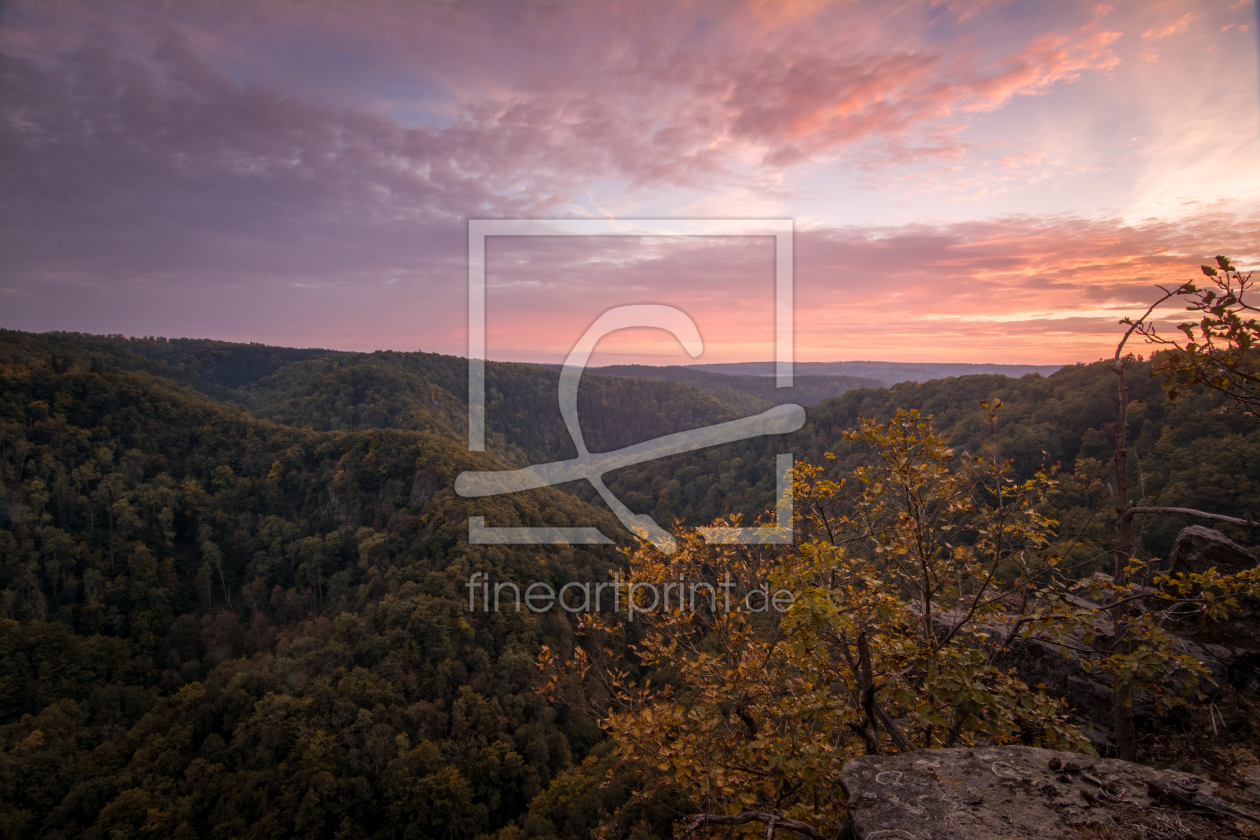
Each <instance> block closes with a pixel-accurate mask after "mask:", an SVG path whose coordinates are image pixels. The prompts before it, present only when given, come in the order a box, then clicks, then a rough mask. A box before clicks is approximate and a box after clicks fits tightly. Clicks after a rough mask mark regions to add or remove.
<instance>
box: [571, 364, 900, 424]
mask: <svg viewBox="0 0 1260 840" xmlns="http://www.w3.org/2000/svg"><path fill="white" fill-rule="evenodd" d="M588 370H589V372H590V373H593V374H596V375H603V376H637V377H642V378H645V379H666V380H669V381H670V382H681V383H683V384H684V385H690V386H691V387H693V388H697V389H699V390H701V391H706V392H708V393H710V394H712V395H713V396H715V397H717V398H718V399H720V400H722V402H725V403H727V404H729V405H733V406H737V407H739V408H743V409H745V410H746V411H747V412H748V413H749V414H752V413H755V412H759V411H765V410H766V409H767V408H770V407H771V406H775V405H782V404H784V403H796V404H797V405H806V406H808V405H814V404H816V403H819V402H822V401H823V400H825V399H827V398H829V397H838V396H840V395H841V394H843V393H844V392H845V391H851V390H853V389H854V388H881V387H883V386H884V385H885V384H886V383H884V382H882V381H880V380H879V379H872V378H869V377H862V376H835V375H832V376H794V377H793V378H792V385H791V387H789V388H779V387H778V386H777V384H776V383H775V379H774V377H773V376H751V375H743V374H727V373H713V372H711V371H707V370H702V369H700V368H698V367H691V366H685V365H663V366H659V367H657V366H651V365H608V366H605V367H596V368H588Z"/></svg>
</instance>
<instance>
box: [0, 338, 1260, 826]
mask: <svg viewBox="0 0 1260 840" xmlns="http://www.w3.org/2000/svg"><path fill="white" fill-rule="evenodd" d="M1147 369H1148V367H1147V366H1142V365H1139V366H1138V368H1137V370H1136V372H1135V373H1134V374H1133V375H1132V377H1131V386H1130V387H1131V390H1132V391H1133V399H1134V400H1135V403H1134V406H1133V408H1132V411H1131V417H1132V420H1133V432H1132V439H1133V440H1134V444H1133V447H1132V451H1134V452H1136V454H1137V457H1136V458H1134V459H1132V461H1133V464H1134V477H1133V480H1132V484H1133V486H1134V487H1135V488H1141V491H1142V492H1143V493H1144V494H1145V496H1146V497H1147V498H1148V499H1151V500H1153V501H1158V502H1159V503H1161V504H1185V505H1192V506H1197V507H1206V508H1209V509H1212V510H1215V511H1219V512H1221V513H1234V514H1239V513H1242V512H1244V511H1246V510H1250V511H1252V512H1255V511H1257V510H1260V488H1257V486H1256V481H1257V479H1256V476H1260V431H1258V430H1257V429H1256V428H1255V427H1254V426H1244V425H1239V424H1237V423H1236V422H1235V421H1231V420H1228V419H1227V418H1225V417H1222V416H1221V415H1219V414H1217V413H1215V412H1214V411H1213V405H1212V403H1211V401H1210V400H1208V399H1207V398H1206V397H1202V396H1191V397H1189V398H1187V399H1185V400H1182V401H1180V402H1178V403H1176V404H1169V403H1167V402H1166V401H1165V400H1164V398H1163V395H1162V393H1161V391H1160V389H1159V386H1158V383H1156V382H1155V381H1154V380H1150V379H1148V378H1146V377H1145V375H1144V374H1145V372H1146V371H1147ZM466 376H467V368H466V361H465V360H462V359H458V358H454V357H448V356H438V355H434V354H422V353H373V354H358V353H341V352H334V351H323V350H292V349H286V348H274V347H264V346H261V345H233V344H227V343H222V342H210V341H194V340H178V341H166V340H158V339H148V340H130V339H123V338H118V337H112V338H110V337H105V338H99V337H91V336H74V335H51V336H32V335H27V334H22V333H14V332H7V331H6V332H0V745H2V746H3V750H4V754H3V761H2V762H0V802H3V805H4V807H3V808H0V837H3V838H6V840H7V838H19V837H20V838H25V837H37V838H45V837H46V838H71V837H75V838H77V837H89V838H94V837H99V838H115V837H118V838H122V837H147V836H155V837H156V836H170V837H177V838H210V837H259V838H261V837H289V836H302V837H315V838H329V840H332V838H335V837H336V838H340V837H347V838H353V837H360V838H382V840H383V838H411V837H424V838H443V840H473V838H476V837H478V836H489V835H492V834H497V837H498V840H525V838H532V837H564V838H573V840H578V838H582V839H583V840H585V838H587V837H588V836H589V833H590V830H591V829H592V828H593V827H594V826H595V825H596V823H597V822H598V820H599V819H600V817H601V815H602V814H606V813H607V812H608V810H609V808H611V807H615V806H616V805H617V804H618V803H619V802H621V801H623V799H624V790H623V789H622V788H621V787H619V786H618V784H616V783H614V784H612V785H610V786H607V787H605V786H602V785H603V782H604V781H605V771H606V769H607V764H606V763H605V762H606V758H605V757H604V756H603V752H602V749H603V748H602V747H601V736H600V733H599V732H598V730H597V729H596V728H595V727H594V726H593V724H592V723H591V722H590V721H589V720H587V719H586V718H584V717H581V716H577V715H573V714H570V713H568V712H564V711H560V710H557V709H555V708H552V707H550V706H548V705H547V704H546V703H545V702H544V701H543V700H542V699H541V698H540V697H539V696H538V695H537V694H536V693H535V692H534V691H533V688H534V687H535V685H536V682H537V672H536V670H535V668H534V666H533V662H534V659H535V657H536V655H537V653H538V652H539V650H540V648H541V646H542V645H543V644H547V645H549V646H551V647H552V648H553V649H557V650H565V649H567V647H568V645H569V644H570V639H571V628H570V625H569V623H568V622H567V621H566V620H565V618H564V617H563V616H562V615H561V614H559V613H555V612H552V613H544V614H540V615H535V614H532V613H528V612H520V613H517V612H513V611H505V612H500V613H489V614H486V613H476V612H474V613H470V612H469V611H468V607H467V604H468V601H467V597H468V591H467V589H466V588H465V586H464V585H465V583H466V581H467V580H468V576H469V575H470V574H472V573H473V572H482V573H485V574H489V575H491V576H492V577H493V578H494V579H495V580H512V581H516V582H518V583H520V584H522V585H524V584H527V583H529V582H531V581H535V580H542V581H547V582H550V583H551V584H553V585H556V584H559V583H561V582H564V581H568V580H592V579H595V580H598V579H601V576H602V575H606V574H607V573H608V571H609V570H610V569H613V568H614V567H616V565H617V563H618V562H619V561H620V557H619V555H617V553H616V552H615V551H613V550H611V549H601V548H568V547H531V546H470V545H468V543H467V528H468V524H467V522H468V517H469V516H471V515H480V516H485V517H486V518H487V524H489V525H497V526H510V525H551V526H568V525H590V526H595V527H598V528H599V529H600V530H602V531H603V532H604V533H606V534H609V535H610V536H613V537H614V538H616V539H619V540H623V541H624V540H625V539H627V538H628V535H627V534H626V533H625V532H624V531H623V530H622V529H621V527H620V525H619V524H618V523H617V521H616V520H615V519H614V518H613V517H612V516H611V515H610V514H609V513H608V512H607V510H606V509H605V508H603V506H602V504H599V503H595V504H590V503H588V502H596V501H597V500H596V499H595V497H594V494H593V492H592V491H591V490H590V489H589V488H588V487H585V486H578V487H574V488H560V489H544V490H538V491H531V492H529V493H524V494H519V495H516V496H505V497H496V498H489V499H476V500H464V499H461V498H459V497H458V496H456V495H455V494H454V492H453V490H452V484H453V480H454V477H455V475H457V474H458V473H459V472H460V471H461V470H464V469H470V468H471V469H495V468H502V467H503V466H506V465H514V464H515V465H519V464H523V463H540V462H543V461H550V460H554V459H558V458H564V457H571V455H572V454H573V444H572V442H571V441H570V439H569V437H568V433H567V432H566V431H565V429H564V426H563V423H562V422H561V420H560V416H559V411H558V408H557V406H556V382H557V373H556V371H554V370H547V369H543V368H540V367H536V366H528V365H506V364H504V365H496V364H492V365H489V366H488V369H487V381H488V394H487V403H488V412H487V414H488V431H489V432H490V435H489V438H490V439H489V447H488V448H489V450H490V451H488V452H487V453H484V454H471V453H469V452H468V451H467V444H466V437H465V436H466V423H467V409H466V393H465V388H466ZM1114 389H1115V383H1114V377H1113V375H1112V374H1111V373H1110V372H1109V371H1108V370H1107V369H1106V368H1105V367H1104V366H1102V365H1088V366H1084V365H1083V366H1074V367H1068V368H1065V369H1063V370H1061V371H1059V372H1057V373H1055V374H1054V375H1052V376H1050V377H1041V376H1038V375H1030V376H1025V377H1023V378H1020V379H1011V378H1007V377H1003V376H969V377H962V378H956V379H947V380H938V381H933V382H927V383H921V384H920V383H903V384H901V385H898V386H896V387H893V388H861V389H854V390H848V391H846V392H845V393H844V394H843V395H841V396H839V397H835V398H831V399H826V400H824V401H822V402H820V403H819V404H817V405H815V406H812V407H811V408H810V409H808V416H809V422H808V423H807V425H806V427H805V428H804V429H802V430H801V431H800V432H799V433H797V434H795V435H791V436H786V437H784V438H776V439H773V440H766V439H762V440H753V441H746V442H743V443H739V444H732V445H729V446H726V447H722V448H717V449H712V450H706V451H700V452H695V453H689V454H686V455H680V456H676V457H675V458H671V459H667V460H665V461H661V462H656V463H650V464H642V465H639V466H638V467H635V468H628V469H625V470H622V471H619V472H618V473H616V474H613V475H611V476H609V477H608V483H609V486H610V487H611V488H612V489H613V491H614V492H615V493H616V494H617V495H618V496H619V497H620V498H621V499H622V500H623V501H624V502H625V503H626V504H627V505H628V506H629V507H630V508H631V509H632V510H634V512H635V513H647V514H650V515H652V516H653V517H654V518H656V519H657V521H658V522H662V523H664V524H668V523H670V522H672V521H673V518H674V517H675V516H677V517H680V518H682V519H683V520H684V521H685V522H690V523H692V524H702V523H705V522H707V521H710V520H712V518H714V517H716V516H719V515H726V514H728V513H742V514H745V515H749V516H751V515H753V514H755V513H756V512H757V511H759V510H762V509H764V508H765V506H767V505H768V504H769V503H770V500H771V499H772V497H773V492H774V475H773V464H774V456H775V454H776V453H777V452H784V451H791V452H794V453H795V454H796V456H797V457H798V458H802V459H808V460H813V461H816V462H821V460H822V456H823V453H824V452H827V451H831V452H834V453H836V454H837V455H838V458H837V460H836V461H835V462H834V465H833V469H834V470H835V471H836V473H837V475H842V474H844V473H845V472H846V471H849V470H851V469H852V468H853V467H854V466H855V465H856V464H858V463H861V462H862V460H863V459H864V458H865V457H867V453H865V452H863V451H861V450H854V449H852V448H851V447H850V446H849V445H848V444H847V443H845V442H844V441H843V440H842V432H843V431H844V430H846V429H849V428H852V427H853V426H854V424H855V423H856V421H857V418H858V417H859V416H875V417H884V416H887V415H888V414H890V413H891V412H892V411H893V410H894V409H895V408H896V407H902V406H904V407H919V408H921V409H922V410H923V411H924V412H925V413H930V414H934V415H935V416H936V422H937V423H938V425H939V426H940V427H941V428H943V429H945V430H947V431H948V432H949V433H950V434H952V435H953V438H954V441H955V444H956V446H957V447H958V448H960V449H961V448H970V449H973V450H976V449H978V448H979V447H981V446H983V445H984V444H985V443H986V442H987V441H991V442H992V443H993V444H994V445H996V447H997V448H998V451H999V452H1000V453H1002V454H1003V455H1005V456H1007V457H1011V458H1013V459H1014V460H1015V464H1016V468H1017V470H1018V471H1020V472H1023V473H1026V472H1028V471H1030V470H1031V469H1033V468H1034V467H1035V466H1036V465H1037V464H1039V463H1041V462H1042V461H1043V460H1058V461H1060V462H1062V464H1063V471H1062V472H1063V476H1062V480H1063V483H1062V489H1063V491H1064V492H1063V494H1062V496H1061V497H1060V501H1059V503H1058V504H1059V509H1058V518H1060V519H1061V520H1062V521H1063V528H1062V531H1061V538H1062V539H1063V541H1064V547H1065V548H1066V547H1068V546H1069V544H1070V547H1071V551H1072V552H1074V553H1075V555H1074V556H1076V557H1077V558H1078V559H1082V560H1088V558H1089V556H1090V552H1097V551H1099V550H1100V547H1103V546H1104V544H1105V541H1106V539H1107V535H1106V533H1105V530H1104V529H1105V526H1106V518H1105V514H1106V502H1105V501H1104V495H1105V492H1106V491H1105V486H1104V485H1103V481H1104V480H1105V470H1106V467H1107V464H1108V458H1109V457H1110V446H1111V437H1110V434H1111V433H1110V431H1109V427H1108V424H1109V423H1111V422H1113V420H1114V412H1115V390H1114ZM993 398H1000V399H1001V400H1002V402H1003V403H1004V407H1003V409H1002V410H1001V411H1000V412H999V421H998V425H997V428H996V432H995V433H992V435H991V430H990V428H989V426H988V425H987V424H986V422H985V416H986V415H985V412H984V411H983V410H982V409H981V408H980V407H979V401H980V400H985V399H993ZM579 406H580V411H581V416H582V422H583V428H584V432H585V434H586V436H587V442H588V444H589V445H590V446H591V448H592V449H593V450H596V451H598V450H601V449H609V448H613V447H616V446H620V445H624V444H627V443H632V442H636V441H639V440H643V439H646V438H650V437H656V436H659V435H661V434H667V433H669V432H673V431H678V430H680V429H683V428H689V427H694V426H701V425H707V424H710V423H714V422H720V421H722V420H727V419H732V418H734V417H737V416H741V415H742V414H744V413H746V412H744V411H741V410H740V409H739V408H738V407H737V406H732V405H730V404H727V403H725V402H723V401H722V400H721V399H718V398H717V397H715V396H714V395H713V394H712V393H707V392H705V391H701V390H698V389H696V388H693V387H691V386H689V385H687V384H684V383H680V382H669V381H661V380H655V379H644V378H635V377H624V376H599V375H598V374H589V375H587V376H585V377H584V385H583V388H582V391H581V394H580V395H579ZM829 463H830V462H829ZM562 490H572V491H573V492H562ZM1095 510H1101V511H1102V515H1097V514H1094V513H1092V512H1093V511H1095ZM1181 524H1182V523H1180V522H1174V521H1171V520H1169V521H1161V522H1155V523H1147V525H1148V530H1147V533H1146V534H1145V536H1144V543H1143V546H1144V547H1143V551H1146V552H1148V553H1149V552H1152V551H1154V552H1156V553H1159V552H1160V551H1161V550H1162V549H1161V546H1162V545H1164V544H1166V542H1167V540H1168V538H1169V537H1170V535H1171V534H1172V533H1173V532H1175V530H1176V528H1178V527H1179V526H1180V525H1181ZM1231 536H1233V537H1234V538H1235V539H1239V540H1240V541H1242V542H1244V544H1246V543H1248V542H1249V541H1250V540H1251V539H1252V538H1251V536H1250V535H1248V534H1233V533H1231ZM1078 537H1079V538H1078ZM584 761H587V762H588V763H585V764H584V763H583V762H584ZM641 816H642V818H643V819H642V821H641V822H636V821H635V820H631V821H630V822H629V823H627V824H626V825H625V826H624V831H623V832H622V834H621V835H620V836H622V837H629V836H631V835H632V834H633V835H634V836H636V837H641V838H645V840H646V838H648V837H652V836H662V837H663V836H668V835H669V834H670V832H671V829H670V827H669V819H670V813H669V811H668V808H664V809H663V810H662V811H661V812H660V813H659V814H658V813H643V814H641ZM635 819H636V820H637V817H636V818H635Z"/></svg>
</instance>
